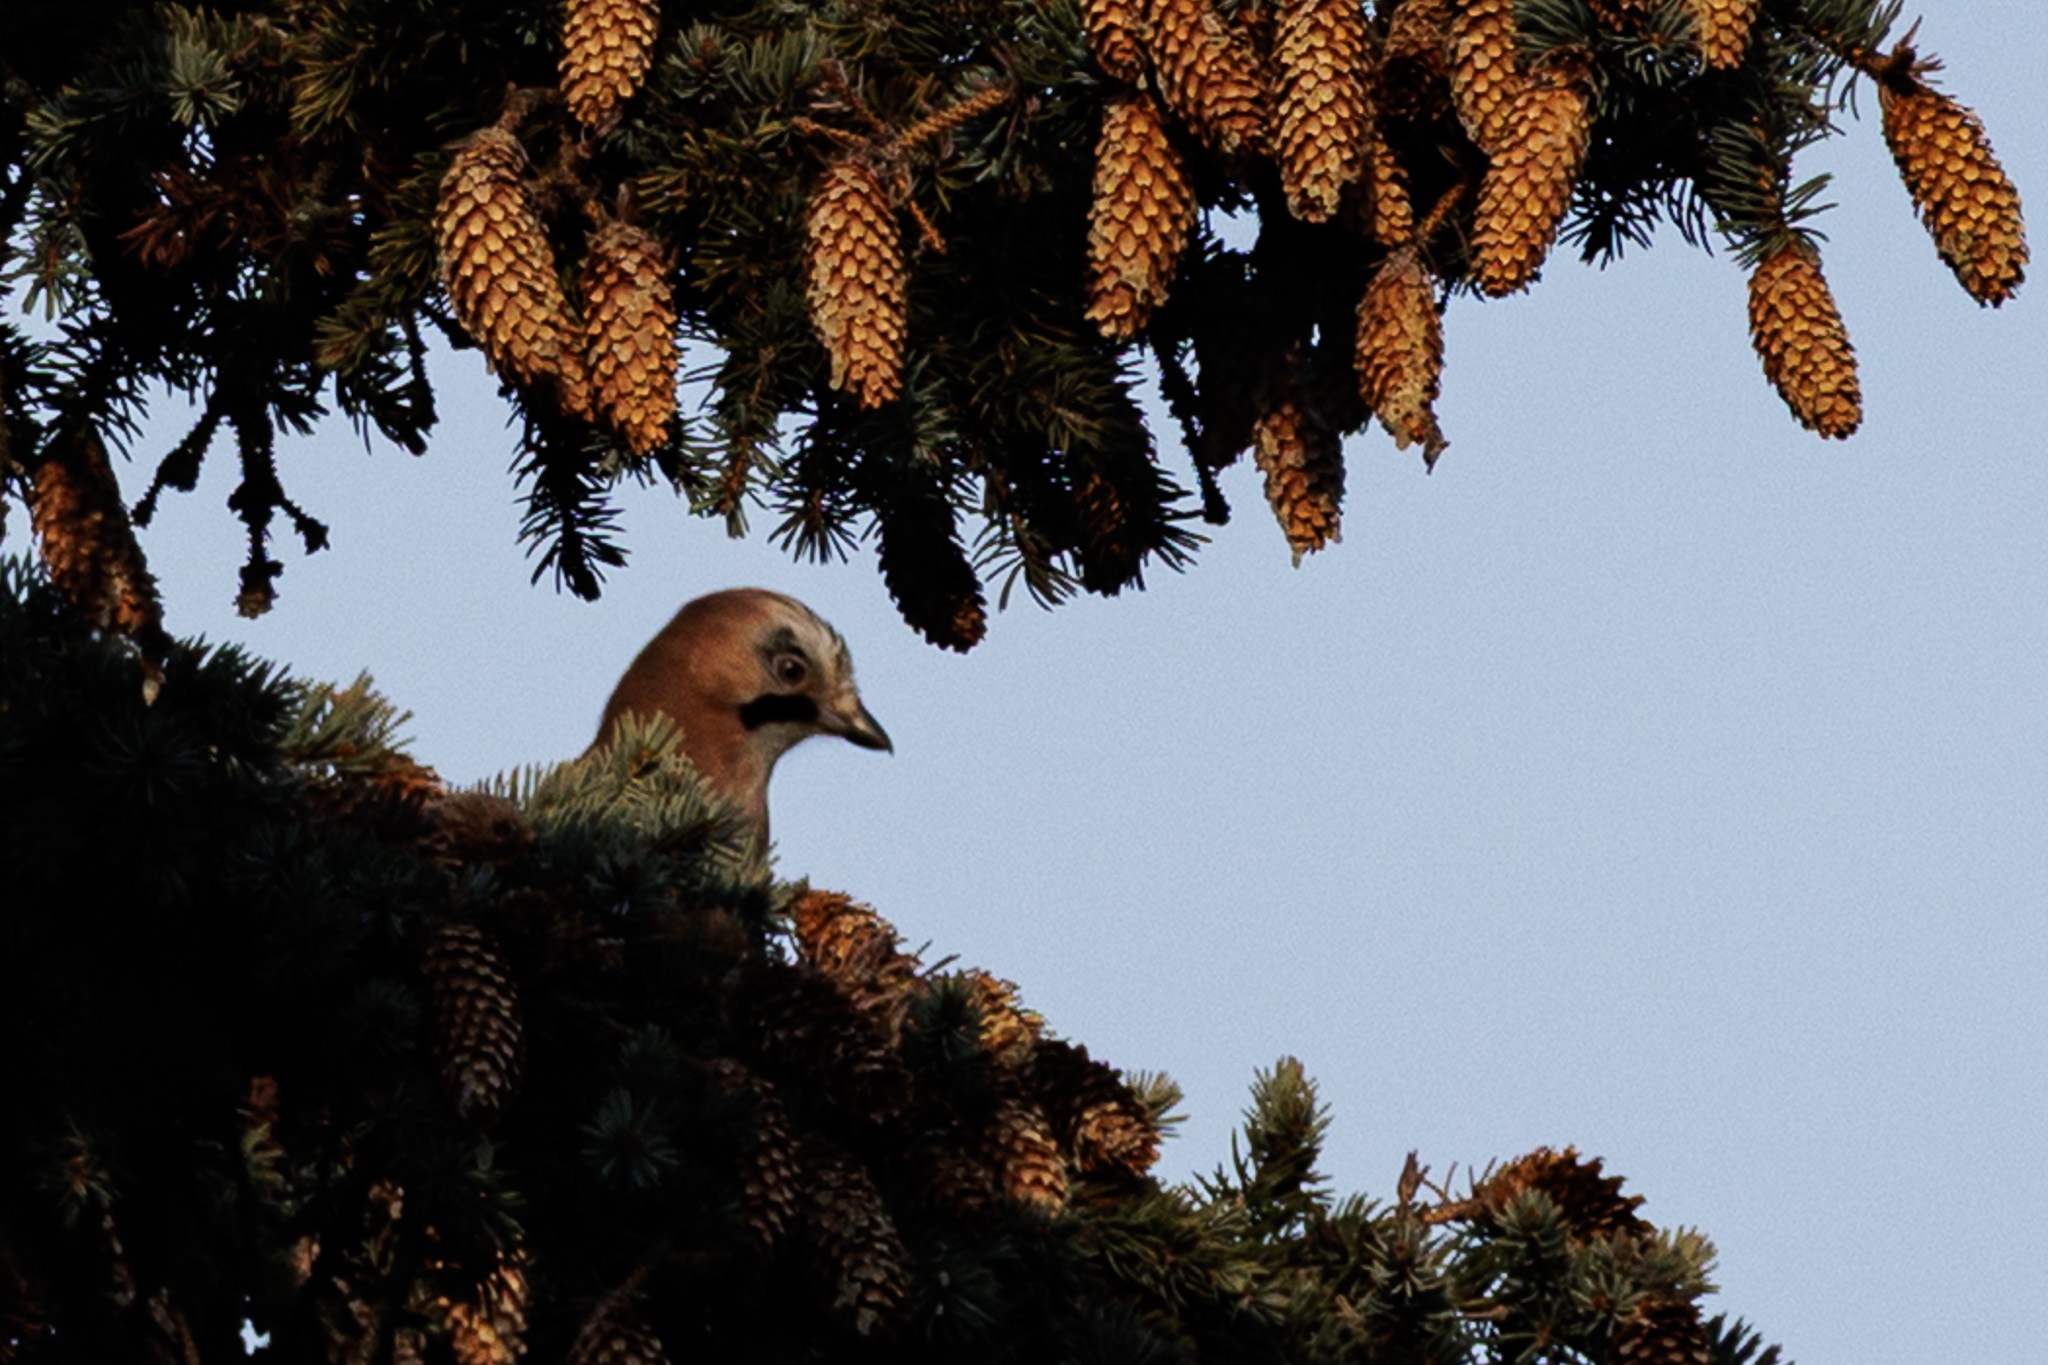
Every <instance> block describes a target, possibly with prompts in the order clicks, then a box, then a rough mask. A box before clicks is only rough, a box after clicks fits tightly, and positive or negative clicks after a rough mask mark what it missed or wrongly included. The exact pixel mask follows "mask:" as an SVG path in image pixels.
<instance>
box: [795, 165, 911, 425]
mask: <svg viewBox="0 0 2048 1365" xmlns="http://www.w3.org/2000/svg"><path fill="white" fill-rule="evenodd" d="M805 231H806V233H807V234H808V237H809V240H810V250H809V261H808V280H809V286H808V289H807V291H806V296H807V297H808V299H809V300H810V306H811V324H812V326H813V327H815V328H816V329H817V332H818V339H819V340H821V341H823V342H824V343H825V354H826V355H827V356H828V357H830V359H831V362H832V377H831V383H832V387H833V388H835V389H838V390H839V391H840V392H841V393H850V394H852V395H853V396H854V399H855V401H857V402H858V403H859V404H860V406H862V407H864V408H878V407H881V406H882V405H883V404H884V403H888V402H891V401H893V400H894V399H895V398H896V396H897V395H898V394H900V393H901V392H902V391H903V338H904V333H905V331H906V325H905V321H904V313H905V310H906V309H907V308H908V306H909V304H908V289H909V282H908V276H907V272H906V267H905V265H904V261H903V239H902V236H901V234H900V232H899V231H898V229H897V226H896V210H895V209H894V208H893V207H892V206H891V205H890V202H889V192H888V191H887V190H885V189H883V188H882V182H881V181H880V180H879V179H877V178H876V176H875V173H874V172H873V171H871V170H869V169H868V168H867V167H866V166H864V165H861V164H860V163H859V162H855V161H842V162H840V163H839V164H838V165H836V166H834V167H833V168H832V169H831V170H829V171H827V172H826V173H825V179H824V183H822V184H821V185H819V186H818V190H817V193H816V194H814V195H813V196H812V197H811V205H810V211H809V215H808V216H807V218H806V219H805Z"/></svg>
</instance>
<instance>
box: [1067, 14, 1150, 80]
mask: <svg viewBox="0 0 2048 1365" xmlns="http://www.w3.org/2000/svg"><path fill="white" fill-rule="evenodd" d="M1081 22H1082V24H1083V25H1085V26H1086V28H1087V29H1088V46H1089V47H1090V49H1092V50H1093V51H1094V53H1095V61H1096V64H1097V65H1098V66H1100V67H1101V68H1102V69H1103V70H1104V71H1106V72H1108V73H1109V74H1110V75H1111V76H1114V77H1115V78H1116V79H1117V80H1120V81H1122V82H1123V83H1124V84H1125V85H1143V84H1144V83H1145V70H1146V63H1145V38H1144V35H1145V30H1146V27H1147V24H1148V20H1147V19H1146V16H1145V0H1081Z"/></svg>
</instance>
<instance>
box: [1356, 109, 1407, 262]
mask: <svg viewBox="0 0 2048 1365" xmlns="http://www.w3.org/2000/svg"><path fill="white" fill-rule="evenodd" d="M1365 189H1366V198H1365V203H1364V207H1365V215H1364V221H1363V227H1364V230H1365V235H1366V236H1367V237H1368V238H1370V239H1371V240H1372V241H1375V242H1377V243H1379V244H1380V245H1381V246H1384V247H1388V248H1393V247H1398V246H1405V245H1407V244H1408V243H1409V242H1410V241H1411V240H1413V238H1414V236H1415V205H1414V202H1413V201H1412V200H1411V199H1410V198H1409V195H1408V172H1407V170H1406V169H1405V168H1404V167H1403V166H1402V165H1401V159H1400V157H1398V156H1396V155H1395V153H1394V148H1393V146H1392V145H1391V144H1390V143H1388V141H1387V139H1386V138H1385V136H1384V135H1383V134H1382V131H1381V130H1380V129H1378V128H1375V129H1374V130H1373V133H1372V136H1371V137H1370V138H1369V139H1367V142H1366V159H1365Z"/></svg>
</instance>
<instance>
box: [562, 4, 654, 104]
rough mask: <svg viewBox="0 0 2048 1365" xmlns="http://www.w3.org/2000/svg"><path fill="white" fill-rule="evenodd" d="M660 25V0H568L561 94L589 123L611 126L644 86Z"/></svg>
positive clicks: (563, 31)
mask: <svg viewBox="0 0 2048 1365" xmlns="http://www.w3.org/2000/svg"><path fill="white" fill-rule="evenodd" d="M660 30H661V6H660V4H659V0H567V6H566V8H565V10H564V13H563V16H562V94H563V95H564V96H565V97H566V98H567V99H568V101H569V112H570V113H572V114H574V115H575V116H576V119H577V121H578V122H579V123H581V124H582V125H583V126H584V127H586V128H593V129H598V130H600V131H602V130H605V129H608V128H609V127H610V126H611V125H612V124H613V123H615V122H616V121H617V120H618V108H619V106H620V105H622V104H624V103H625V102H626V101H627V100H629V99H631V98H632V97H633V92H634V91H635V90H638V89H639V88H640V81H641V78H642V77H644V76H645V75H646V74H647V68H648V66H649V65H651V64H652V62H653V61H654V39H655V36H656V34H658V33H659V32H660Z"/></svg>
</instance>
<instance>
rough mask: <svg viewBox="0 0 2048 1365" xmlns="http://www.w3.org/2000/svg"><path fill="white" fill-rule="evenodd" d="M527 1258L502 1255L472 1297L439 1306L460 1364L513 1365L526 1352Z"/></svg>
mask: <svg viewBox="0 0 2048 1365" xmlns="http://www.w3.org/2000/svg"><path fill="white" fill-rule="evenodd" d="M529 1297H530V1291H529V1289H528V1287H527V1283H526V1271H525V1268H524V1257H522V1256H521V1255H520V1254H519V1253H517V1252H512V1253H509V1254H504V1255H500V1256H499V1258H498V1264H497V1267H496V1268H495V1269H494V1270H492V1271H491V1273H490V1274H489V1275H486V1276H485V1277H484V1279H483V1282H482V1283H481V1284H479V1285H478V1286H477V1288H476V1296H475V1298H473V1299H469V1300H450V1299H445V1298H444V1299H442V1300H441V1301H440V1306H441V1309H442V1312H443V1315H444V1320H445V1322H446V1325H447V1331H448V1344H449V1346H451V1347H452V1348H453V1349H454V1353H455V1359H456V1362H457V1365H514V1363H515V1362H516V1361H517V1360H518V1359H519V1357H521V1356H523V1355H525V1354H526V1305H527V1301H528V1299H529Z"/></svg>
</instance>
